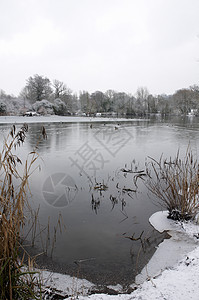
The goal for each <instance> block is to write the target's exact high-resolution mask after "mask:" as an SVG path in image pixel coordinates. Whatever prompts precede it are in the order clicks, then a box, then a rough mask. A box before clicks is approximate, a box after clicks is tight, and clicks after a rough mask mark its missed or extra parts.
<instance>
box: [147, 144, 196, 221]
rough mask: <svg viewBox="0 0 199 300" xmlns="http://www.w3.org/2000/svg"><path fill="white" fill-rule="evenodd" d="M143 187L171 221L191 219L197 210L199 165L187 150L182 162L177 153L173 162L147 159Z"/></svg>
mask: <svg viewBox="0 0 199 300" xmlns="http://www.w3.org/2000/svg"><path fill="white" fill-rule="evenodd" d="M146 173H147V180H146V186H147V188H148V189H149V191H150V192H151V193H152V194H153V195H155V196H156V197H157V199H158V203H160V204H161V205H162V206H163V207H165V208H166V209H167V210H168V212H169V214H168V218H171V219H174V220H178V221H181V220H190V219H194V218H195V216H196V214H197V213H198V209H199V197H198V180H199V164H198V161H197V158H196V157H195V156H194V155H193V153H192V151H191V149H190V148H189V147H188V149H187V151H186V154H185V157H184V159H181V158H180V156H179V151H178V152H177V155H176V157H175V159H174V160H172V159H171V158H170V159H169V160H167V159H163V156H161V157H160V159H159V161H157V160H155V159H153V158H151V157H149V161H148V162H147V163H146Z"/></svg>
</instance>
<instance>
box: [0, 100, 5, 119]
mask: <svg viewBox="0 0 199 300" xmlns="http://www.w3.org/2000/svg"><path fill="white" fill-rule="evenodd" d="M5 113H6V105H5V103H4V102H3V101H2V100H0V115H1V114H5Z"/></svg>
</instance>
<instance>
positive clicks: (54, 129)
mask: <svg viewBox="0 0 199 300" xmlns="http://www.w3.org/2000/svg"><path fill="white" fill-rule="evenodd" d="M42 126H43V124H41V123H34V124H29V136H28V139H27V142H28V147H29V148H30V149H31V150H32V149H33V147H35V144H36V142H37V141H38V138H39V135H40V133H41V128H42ZM44 127H45V129H46V133H47V140H45V142H44V141H40V147H39V150H38V151H39V153H45V152H46V150H47V151H48V152H49V149H50V151H55V150H56V151H57V150H59V149H60V148H61V149H63V148H65V146H67V145H70V136H71V134H72V127H71V126H70V124H66V123H63V124H62V123H61V124H60V123H44ZM63 145H64V146H63Z"/></svg>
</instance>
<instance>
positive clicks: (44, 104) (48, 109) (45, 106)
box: [32, 99, 54, 115]
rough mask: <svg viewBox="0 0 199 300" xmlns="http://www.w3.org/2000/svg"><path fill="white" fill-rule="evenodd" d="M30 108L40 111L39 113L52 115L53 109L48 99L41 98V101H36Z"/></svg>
mask: <svg viewBox="0 0 199 300" xmlns="http://www.w3.org/2000/svg"><path fill="white" fill-rule="evenodd" d="M32 108H33V109H34V110H35V111H36V112H38V113H40V114H41V115H47V114H48V115H53V114H54V110H53V104H52V103H51V102H50V101H48V100H45V99H44V100H41V101H36V102H35V103H34V104H33V105H32Z"/></svg>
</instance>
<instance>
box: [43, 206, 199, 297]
mask: <svg viewBox="0 0 199 300" xmlns="http://www.w3.org/2000/svg"><path fill="white" fill-rule="evenodd" d="M167 214H168V213H167V212H166V211H163V212H157V213H155V214H153V215H152V216H151V217H150V219H149V222H150V223H151V225H152V226H153V227H154V228H155V229H156V230H158V231H159V232H163V231H167V232H168V234H169V235H170V236H171V238H170V239H166V240H164V241H163V242H162V243H161V244H160V245H159V246H158V247H157V250H156V252H155V253H154V255H153V257H152V258H151V260H150V261H149V263H148V264H147V265H146V266H145V267H144V268H143V270H142V271H141V273H140V274H139V275H137V277H136V282H135V283H134V284H132V285H131V288H132V289H135V290H134V291H133V292H132V293H130V294H121V288H122V287H121V286H120V285H117V286H113V287H112V286H110V287H108V288H110V289H112V290H113V291H115V292H116V293H117V292H118V295H108V294H93V295H88V293H89V291H90V290H92V289H93V288H94V284H92V283H91V282H89V281H87V280H84V279H77V278H72V277H70V276H68V275H61V274H58V273H50V272H47V271H42V278H43V280H44V286H48V287H49V286H50V287H51V288H54V289H56V290H59V291H62V292H63V294H65V295H66V294H67V295H68V296H69V297H77V296H78V299H80V300H84V299H96V300H104V299H107V298H108V299H110V300H111V299H122V300H128V299H141V300H154V299H158V300H160V299H168V300H172V299H173V300H175V299H178V298H180V299H195V300H196V299H198V295H199V285H198V276H199V226H198V225H196V224H193V223H192V222H186V223H182V222H181V223H180V222H175V221H173V220H170V219H168V218H167ZM49 299H50V298H49ZM62 299H63V298H62ZM72 299H75V298H72Z"/></svg>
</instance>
